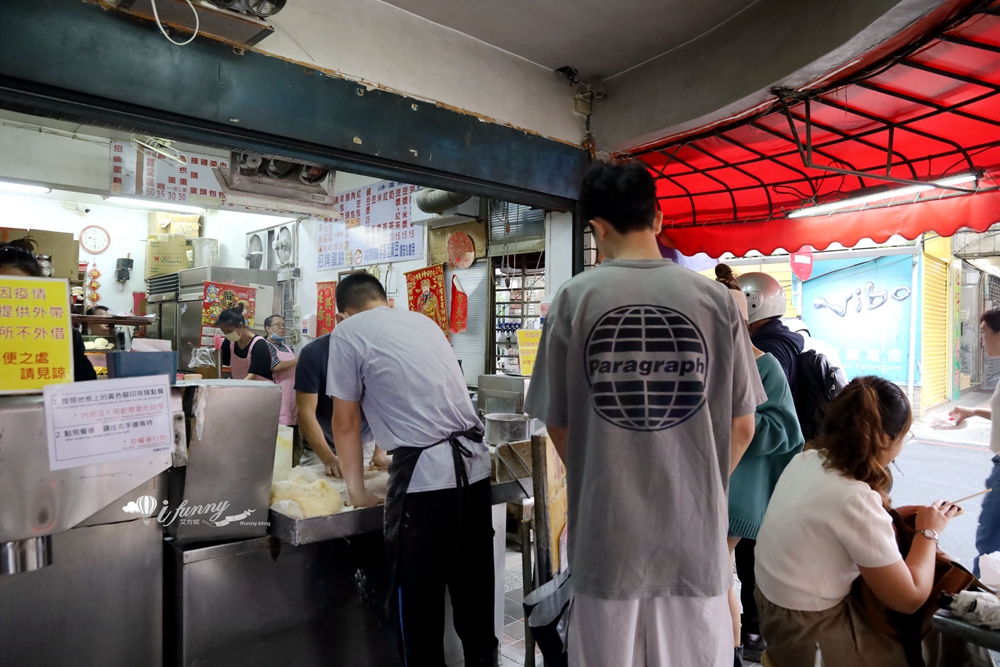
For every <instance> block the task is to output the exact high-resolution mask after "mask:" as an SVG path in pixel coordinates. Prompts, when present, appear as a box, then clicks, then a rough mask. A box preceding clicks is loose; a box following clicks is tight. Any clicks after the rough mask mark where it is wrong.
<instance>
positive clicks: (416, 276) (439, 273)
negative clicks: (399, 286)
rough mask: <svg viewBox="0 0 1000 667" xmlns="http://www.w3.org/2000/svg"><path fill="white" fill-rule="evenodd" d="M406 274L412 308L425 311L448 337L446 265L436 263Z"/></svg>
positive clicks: (408, 295) (407, 292) (407, 290)
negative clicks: (445, 295)
mask: <svg viewBox="0 0 1000 667" xmlns="http://www.w3.org/2000/svg"><path fill="white" fill-rule="evenodd" d="M403 275H405V276H406V295H407V297H408V299H409V306H410V310H412V311H414V312H417V313H423V314H424V315H426V316H427V317H429V318H431V319H432V320H434V321H435V322H437V325H438V326H439V327H441V332H442V333H443V334H444V335H445V338H448V337H449V336H448V312H447V310H448V305H447V303H446V302H445V298H444V265H443V264H436V265H434V266H428V267H427V268H426V269H417V270H416V271H410V272H409V273H405V274H403Z"/></svg>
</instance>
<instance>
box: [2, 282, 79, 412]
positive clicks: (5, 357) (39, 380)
mask: <svg viewBox="0 0 1000 667" xmlns="http://www.w3.org/2000/svg"><path fill="white" fill-rule="evenodd" d="M71 326H72V325H71V324H70V309H69V285H68V284H67V282H66V281H65V280H56V279H53V278H28V277H20V276H0V350H2V353H0V394H3V393H16V392H27V391H37V390H39V389H42V388H43V387H45V386H46V385H50V384H60V383H64V382H72V381H73V332H72V328H71Z"/></svg>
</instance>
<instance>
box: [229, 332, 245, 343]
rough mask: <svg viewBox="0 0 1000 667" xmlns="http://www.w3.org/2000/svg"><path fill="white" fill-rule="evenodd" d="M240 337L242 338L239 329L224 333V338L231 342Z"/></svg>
mask: <svg viewBox="0 0 1000 667" xmlns="http://www.w3.org/2000/svg"><path fill="white" fill-rule="evenodd" d="M240 338H242V336H241V335H240V332H239V331H232V332H230V333H227V334H226V340H228V341H230V342H232V343H235V342H237V341H238V340H239V339H240Z"/></svg>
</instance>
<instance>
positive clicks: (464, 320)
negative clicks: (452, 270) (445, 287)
mask: <svg viewBox="0 0 1000 667" xmlns="http://www.w3.org/2000/svg"><path fill="white" fill-rule="evenodd" d="M468 327H469V295H468V294H466V293H465V289H464V288H463V287H462V283H461V282H460V281H459V279H458V276H455V275H453V276H452V277H451V332H452V333H453V334H458V333H462V332H463V331H465V330H466V329H467V328H468Z"/></svg>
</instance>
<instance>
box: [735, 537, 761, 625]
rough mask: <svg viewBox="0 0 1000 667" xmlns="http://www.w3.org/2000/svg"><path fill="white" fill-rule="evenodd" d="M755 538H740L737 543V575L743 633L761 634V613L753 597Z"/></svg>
mask: <svg viewBox="0 0 1000 667" xmlns="http://www.w3.org/2000/svg"><path fill="white" fill-rule="evenodd" d="M755 546H757V542H756V541H755V540H746V539H743V540H740V541H739V542H738V543H737V544H736V551H735V559H736V576H738V577H739V578H740V602H741V603H742V604H743V615H742V616H741V617H740V618H741V619H742V623H743V634H751V635H759V634H760V615H759V614H758V612H757V601H756V600H754V598H753V590H754V586H755V585H756V579H754V575H753V565H754V555H753V550H754V547H755Z"/></svg>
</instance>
